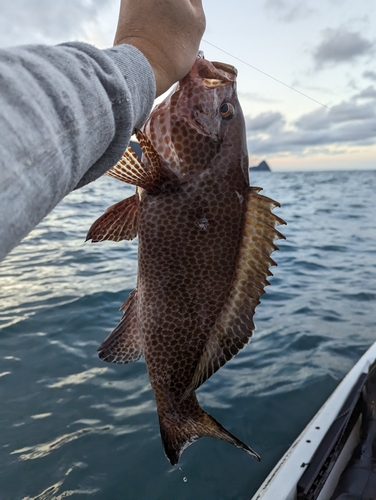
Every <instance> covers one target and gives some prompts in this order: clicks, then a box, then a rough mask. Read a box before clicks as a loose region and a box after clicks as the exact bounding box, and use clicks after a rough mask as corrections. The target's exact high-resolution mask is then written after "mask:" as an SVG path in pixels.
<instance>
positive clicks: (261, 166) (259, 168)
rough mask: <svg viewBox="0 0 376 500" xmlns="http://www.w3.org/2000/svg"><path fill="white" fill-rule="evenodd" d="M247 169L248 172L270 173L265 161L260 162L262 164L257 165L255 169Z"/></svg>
mask: <svg viewBox="0 0 376 500" xmlns="http://www.w3.org/2000/svg"><path fill="white" fill-rule="evenodd" d="M249 168H250V170H253V171H257V172H271V169H270V167H269V165H268V164H267V163H266V161H265V160H262V162H261V163H260V164H259V165H257V167H249Z"/></svg>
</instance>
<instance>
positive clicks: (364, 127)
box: [202, 38, 376, 134]
mask: <svg viewBox="0 0 376 500" xmlns="http://www.w3.org/2000/svg"><path fill="white" fill-rule="evenodd" d="M202 41H203V42H205V43H207V44H208V45H211V46H212V47H214V48H215V49H218V50H220V51H221V52H223V53H224V54H227V55H228V56H230V57H233V58H234V59H236V60H237V61H240V62H241V63H243V64H245V65H246V66H249V67H250V68H252V69H254V70H256V71H258V72H259V73H261V74H263V75H265V76H267V77H268V78H271V79H272V80H274V81H275V82H277V83H280V84H281V85H284V86H285V87H287V88H288V89H290V90H293V91H294V92H297V93H298V94H300V95H302V96H303V97H306V98H307V99H309V100H311V101H313V102H315V103H316V104H319V105H320V106H322V107H323V108H326V109H327V110H329V111H332V112H334V113H338V114H339V115H342V116H343V117H344V118H346V120H348V121H350V122H353V123H355V125H357V126H358V127H361V128H363V129H364V130H368V131H369V132H372V133H373V134H374V133H375V132H376V131H375V130H372V129H370V128H368V127H366V126H364V125H363V124H362V123H360V122H358V121H356V120H353V119H352V118H348V117H347V116H346V115H345V114H344V113H341V112H340V111H334V110H333V108H331V107H330V106H327V105H326V104H323V103H322V102H320V101H318V100H317V99H314V98H313V97H311V96H309V95H308V94H305V93H304V92H301V91H300V90H298V89H296V88H294V87H291V85H288V84H287V83H285V82H282V81H281V80H278V78H275V77H274V76H272V75H269V74H268V73H266V72H265V71H262V70H261V69H259V68H256V66H253V65H252V64H249V63H248V62H246V61H243V59H240V57H236V56H234V55H233V54H230V52H227V51H226V50H223V49H221V48H220V47H217V45H214V43H211V42H208V41H207V40H204V38H203V39H202Z"/></svg>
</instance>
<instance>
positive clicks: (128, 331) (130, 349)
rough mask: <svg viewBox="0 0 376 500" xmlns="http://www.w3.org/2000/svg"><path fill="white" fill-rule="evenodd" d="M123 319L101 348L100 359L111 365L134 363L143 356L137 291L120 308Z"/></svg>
mask: <svg viewBox="0 0 376 500" xmlns="http://www.w3.org/2000/svg"><path fill="white" fill-rule="evenodd" d="M120 310H121V311H123V317H122V318H121V320H120V323H119V324H118V326H117V327H116V328H115V329H114V330H113V331H112V332H111V333H110V335H109V336H108V337H107V338H106V339H105V340H104V341H103V342H102V344H101V345H100V346H99V348H98V351H99V357H100V358H101V359H103V360H104V361H108V362H109V363H120V364H121V363H132V362H133V361H137V360H138V359H140V357H141V356H142V349H143V345H142V337H141V334H140V332H139V329H138V324H137V290H133V292H131V294H130V295H129V297H128V300H126V302H124V304H123V305H122V307H121V308H120Z"/></svg>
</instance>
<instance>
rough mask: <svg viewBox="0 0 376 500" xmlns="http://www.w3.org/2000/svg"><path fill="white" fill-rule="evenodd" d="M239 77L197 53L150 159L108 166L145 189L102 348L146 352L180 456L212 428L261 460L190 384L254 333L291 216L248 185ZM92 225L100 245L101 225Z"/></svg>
mask: <svg viewBox="0 0 376 500" xmlns="http://www.w3.org/2000/svg"><path fill="white" fill-rule="evenodd" d="M236 75H237V72H236V69H235V68H234V67H232V66H229V65H226V64H223V63H210V62H209V61H206V60H204V59H198V60H197V61H196V63H195V65H194V67H193V68H192V70H191V72H190V73H189V75H187V76H186V77H185V78H184V79H183V80H182V81H181V82H180V83H179V86H178V88H177V89H176V90H175V91H174V93H173V94H172V95H171V96H169V98H168V99H167V100H166V101H165V102H163V103H161V104H160V105H159V106H158V107H157V108H155V110H153V112H152V114H151V115H150V117H149V119H148V121H147V122H146V124H145V126H144V127H143V129H142V131H139V132H137V136H138V138H139V141H140V145H141V148H142V151H143V157H142V160H138V162H136V160H135V157H134V155H133V153H132V152H131V151H130V150H129V149H128V150H127V151H126V152H125V154H124V156H123V158H122V159H121V161H120V162H119V163H118V164H117V165H115V167H114V168H113V169H111V175H112V176H113V177H115V178H118V179H120V180H123V181H124V180H126V181H127V182H131V183H132V184H135V185H137V186H138V187H137V192H136V195H135V196H136V200H137V213H138V215H137V233H138V237H139V265H138V279H137V290H135V291H134V292H132V294H131V296H130V299H129V301H127V303H126V306H125V308H124V314H123V317H122V319H121V322H120V324H119V326H118V327H117V328H115V330H114V331H113V332H112V333H111V334H110V335H109V337H108V338H107V339H106V340H105V341H104V342H103V344H102V345H101V346H100V348H99V355H100V357H101V358H103V359H105V360H107V361H112V362H116V363H127V362H130V361H132V360H134V359H138V357H139V356H140V355H141V353H142V354H143V356H144V357H145V361H146V365H147V369H148V373H149V378H150V382H151V385H152V388H153V391H154V394H155V398H156V402H157V409H158V416H159V423H160V429H161V437H162V442H163V446H164V449H165V453H166V455H167V457H168V459H169V460H170V462H171V463H172V464H175V463H177V462H178V460H179V457H180V455H181V453H182V451H183V450H184V449H185V448H186V447H187V446H189V445H190V444H191V443H192V442H194V441H195V440H196V439H198V438H199V437H201V436H204V435H206V436H213V437H217V438H220V439H223V440H225V441H228V442H230V443H232V444H233V445H235V446H237V447H239V448H241V449H243V450H244V451H246V452H247V453H249V454H251V455H253V456H255V457H256V458H257V459H259V456H258V454H257V453H256V452H254V451H253V450H252V449H251V448H250V447H249V446H247V445H246V444H244V443H243V442H242V441H240V440H239V439H238V438H236V437H235V436H233V435H232V434H231V433H230V432H228V431H227V430H226V429H224V427H222V425H221V424H219V423H218V422H217V421H216V420H215V419H214V418H213V417H212V416H210V415H209V414H208V413H206V412H205V411H204V410H203V409H202V408H201V407H200V405H199V403H198V401H197V398H196V395H195V392H194V391H195V390H196V389H197V388H198V387H199V386H200V385H201V384H202V383H203V382H204V381H205V380H206V379H207V378H208V377H210V376H211V375H212V374H213V373H215V371H216V370H218V369H219V368H220V367H221V366H222V365H223V364H224V363H226V362H227V361H228V360H229V359H231V358H232V357H233V356H234V355H236V354H237V352H238V351H239V350H240V349H241V348H242V347H243V346H244V345H245V344H246V343H247V342H248V341H249V339H250V337H251V336H252V332H253V329H254V324H253V315H254V310H255V307H256V306H257V304H258V303H259V298H260V296H261V295H262V293H263V292H264V287H265V286H266V285H267V284H268V281H267V277H268V276H270V275H271V273H270V271H269V267H270V266H271V265H274V264H275V262H274V261H273V260H272V259H271V258H270V254H271V252H273V251H274V250H275V249H276V248H277V247H276V246H275V245H274V243H273V240H274V239H275V238H280V237H282V235H281V234H280V233H279V232H278V231H277V230H276V229H275V227H276V226H277V225H279V224H282V223H284V222H283V221H282V219H280V218H278V217H277V216H275V215H273V214H272V212H271V210H272V209H273V208H274V207H275V206H278V203H276V202H273V201H272V200H270V199H268V198H265V197H264V196H262V195H260V194H259V191H260V189H259V188H251V187H250V186H249V177H248V175H249V173H248V172H249V169H248V152H247V147H246V137H245V124H244V118H243V114H242V110H241V107H240V104H239V101H238V99H237V95H236ZM135 162H136V163H137V164H136V163H135ZM125 201H126V200H125ZM130 206H133V205H132V204H130ZM104 215H106V214H104ZM99 221H100V219H99ZM105 222H106V227H109V221H108V220H106V221H105ZM118 223H119V224H120V222H118ZM95 224H96V223H94V225H93V226H95ZM94 229H95V230H91V233H90V237H91V238H92V239H93V241H94V240H95V238H96V234H97V233H98V234H101V223H99V224H98V225H97V226H95V227H94Z"/></svg>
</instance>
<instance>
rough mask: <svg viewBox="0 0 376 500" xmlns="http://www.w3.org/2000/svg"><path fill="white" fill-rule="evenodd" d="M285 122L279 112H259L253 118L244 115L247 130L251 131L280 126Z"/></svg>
mask: <svg viewBox="0 0 376 500" xmlns="http://www.w3.org/2000/svg"><path fill="white" fill-rule="evenodd" d="M284 123H285V120H284V118H283V116H282V114H281V113H278V112H273V111H267V112H266V113H260V114H259V115H257V116H255V117H254V118H250V117H246V127H247V129H248V130H253V131H263V130H268V129H271V128H273V129H276V128H281V127H282V126H283V125H284Z"/></svg>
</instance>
